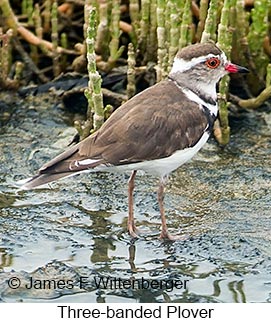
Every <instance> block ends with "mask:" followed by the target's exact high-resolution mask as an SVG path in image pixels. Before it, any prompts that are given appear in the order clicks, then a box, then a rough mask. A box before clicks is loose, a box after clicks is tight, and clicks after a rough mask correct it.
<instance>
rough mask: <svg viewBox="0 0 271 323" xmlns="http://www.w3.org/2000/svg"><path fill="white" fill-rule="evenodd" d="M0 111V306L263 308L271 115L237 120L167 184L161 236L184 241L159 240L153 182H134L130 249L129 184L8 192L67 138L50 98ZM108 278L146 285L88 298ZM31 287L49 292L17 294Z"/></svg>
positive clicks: (269, 270)
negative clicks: (228, 134) (225, 136)
mask: <svg viewBox="0 0 271 323" xmlns="http://www.w3.org/2000/svg"><path fill="white" fill-rule="evenodd" d="M5 100H6V98H5ZM6 101H7V100H6ZM8 101H9V105H8V108H7V110H8V111H9V112H8V113H6V112H5V114H4V117H2V118H1V119H0V121H2V126H1V130H0V160H1V165H0V299H1V300H2V301H3V302H17V301H24V302H33V301H38V302H42V301H46V302H48V301H51V302H54V301H56V302H270V301H271V210H270V207H271V193H270V187H271V160H270V153H271V145H270V139H271V129H270V125H271V118H270V113H269V114H268V113H267V112H263V111H262V112H261V113H260V112H257V113H247V114H244V117H243V118H242V119H240V120H235V122H234V124H233V132H232V138H231V143H230V145H229V146H228V147H227V148H226V149H225V150H221V149H220V148H219V147H217V144H216V143H215V142H214V141H213V140H210V141H209V142H208V144H207V145H206V146H205V147H204V149H203V150H202V151H201V152H200V154H198V155H197V157H196V158H194V159H193V162H191V163H188V164H186V165H184V166H183V167H182V168H180V169H179V170H178V171H176V172H175V173H174V174H172V176H171V177H170V181H169V183H168V185H167V193H166V198H165V206H166V210H167V219H168V226H169V228H170V230H171V232H172V233H178V232H182V234H183V235H184V236H186V239H185V240H183V241H176V242H173V243H170V242H163V241H160V240H159V239H158V235H159V229H160V219H159V212H158V207H157V201H156V189H157V179H155V178H152V177H149V176H138V177H137V179H136V190H135V216H136V221H137V225H138V227H139V229H140V230H141V231H142V234H141V237H140V239H138V240H136V241H132V240H131V239H130V237H129V236H128V234H127V233H126V220H127V217H126V214H127V185H126V183H127V180H128V177H129V174H110V173H100V174H88V175H80V176H77V177H73V178H68V179H66V180H64V181H59V182H57V183H53V184H52V185H51V186H50V188H44V189H36V190H34V191H26V192H19V191H17V190H16V189H15V188H14V182H15V181H17V180H19V179H22V178H24V177H27V176H30V175H31V174H33V173H34V172H35V170H36V169H38V168H39V167H40V166H41V165H42V164H43V163H44V162H45V161H47V160H49V159H50V158H51V157H53V156H55V155H56V154H57V153H58V152H60V151H62V150H63V148H65V147H66V146H67V144H68V143H69V142H70V141H71V139H72V137H73V135H74V133H75V132H74V130H73V128H72V127H70V126H68V125H67V123H68V122H70V117H71V116H67V115H66V114H65V112H64V111H63V110H62V109H61V106H60V105H59V106H53V104H52V102H54V101H56V100H55V99H54V98H51V100H49V102H48V98H44V100H42V99H40V100H39V101H38V100H37V99H35V100H33V101H31V100H30V99H28V100H26V101H25V102H24V103H23V104H22V102H19V101H17V100H16V98H13V99H11V98H9V99H8ZM50 101H51V102H50ZM14 277H16V278H17V279H20V284H21V285H20V287H18V286H16V283H17V282H18V280H17V281H16V280H12V279H11V278H14ZM107 278H109V281H110V282H112V284H113V283H114V282H115V283H116V282H119V281H120V282H121V283H123V282H124V280H127V281H129V282H130V284H131V281H132V280H135V281H136V282H138V281H141V282H142V281H145V283H144V284H145V285H144V286H143V287H142V286H139V285H137V283H135V284H134V286H132V287H130V288H128V287H127V288H124V287H123V286H124V285H119V286H116V285H114V284H113V285H112V286H109V285H107V286H101V285H100V286H99V287H100V288H98V285H97V284H98V282H99V280H100V279H104V281H105V279H107ZM31 279H32V280H34V281H36V282H42V281H44V280H50V284H51V285H48V284H47V285H46V286H45V288H43V287H42V286H41V285H38V283H37V285H35V287H31V288H27V287H28V286H29V284H30V281H31ZM59 281H61V282H60V283H59V284H58V286H53V283H57V282H59ZM151 282H153V285H152V286H147V285H148V284H150V283H151ZM8 283H10V284H11V283H13V284H15V285H14V286H15V288H10V287H9V286H8ZM47 283H48V282H47ZM173 283H174V284H175V285H174V286H171V285H170V284H173ZM182 283H183V284H184V285H185V284H186V286H185V287H184V286H181V284H182ZM126 286H128V283H127V285H126ZM17 287H18V288H17ZM102 287H103V288H102ZM120 287H122V288H120ZM151 287H152V288H151Z"/></svg>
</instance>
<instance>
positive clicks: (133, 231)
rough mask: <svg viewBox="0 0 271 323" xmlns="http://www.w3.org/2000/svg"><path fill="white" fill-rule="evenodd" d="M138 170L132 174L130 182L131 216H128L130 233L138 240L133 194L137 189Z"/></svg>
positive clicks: (129, 204)
mask: <svg viewBox="0 0 271 323" xmlns="http://www.w3.org/2000/svg"><path fill="white" fill-rule="evenodd" d="M136 172H137V171H136V170H134V171H133V172H132V175H131V176H130V178H129V181H128V207H129V214H128V223H127V226H128V231H129V233H130V235H131V236H132V237H133V238H137V233H136V231H137V229H136V226H135V218H134V202H133V192H134V187H135V176H136Z"/></svg>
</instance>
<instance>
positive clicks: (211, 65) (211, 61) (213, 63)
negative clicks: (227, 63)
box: [205, 57, 220, 69]
mask: <svg viewBox="0 0 271 323" xmlns="http://www.w3.org/2000/svg"><path fill="white" fill-rule="evenodd" d="M205 64H206V65H207V66H208V67H209V68H212V69H214V68H217V67H218V66H219V64H220V60H219V59H218V58H216V57H212V58H209V59H207V61H206V62H205Z"/></svg>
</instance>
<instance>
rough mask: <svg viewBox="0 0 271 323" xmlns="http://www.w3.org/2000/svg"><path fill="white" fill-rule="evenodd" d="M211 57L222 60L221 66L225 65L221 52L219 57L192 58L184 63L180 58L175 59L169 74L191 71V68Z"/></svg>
mask: <svg viewBox="0 0 271 323" xmlns="http://www.w3.org/2000/svg"><path fill="white" fill-rule="evenodd" d="M211 57H217V58H219V59H222V64H224V63H226V61H227V58H226V55H225V54H224V53H223V52H222V53H221V54H220V55H214V54H208V55H204V56H199V57H194V58H192V59H191V60H190V61H186V60H184V59H182V58H178V57H175V59H174V62H173V66H172V69H171V72H170V73H177V72H178V73H182V72H184V71H187V70H189V69H191V68H192V67H193V66H195V65H197V64H199V63H202V62H205V61H206V59H208V58H211Z"/></svg>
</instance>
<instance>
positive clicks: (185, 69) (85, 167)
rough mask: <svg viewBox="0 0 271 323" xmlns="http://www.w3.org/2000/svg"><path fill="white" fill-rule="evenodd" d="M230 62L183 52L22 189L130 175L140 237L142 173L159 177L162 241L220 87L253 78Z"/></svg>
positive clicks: (203, 50)
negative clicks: (174, 188) (138, 180)
mask: <svg viewBox="0 0 271 323" xmlns="http://www.w3.org/2000/svg"><path fill="white" fill-rule="evenodd" d="M248 72H249V71H248V69H246V68H245V67H242V66H239V65H236V64H233V63H232V62H230V61H229V60H228V59H227V57H226V55H225V53H224V52H223V51H222V50H221V49H220V48H219V47H217V46H216V45H215V44H214V43H213V42H206V43H196V44H192V45H188V46H187V47H184V48H182V49H180V50H179V51H178V52H177V54H176V56H175V58H174V61H173V65H172V69H171V71H170V73H169V75H168V77H167V78H166V79H164V80H162V81H160V82H158V83H156V84H155V85H153V86H151V87H149V88H147V89H145V90H144V91H142V92H140V93H138V94H136V95H135V96H134V97H132V98H131V99H129V100H128V101H126V102H125V103H124V104H122V105H121V106H120V107H119V108H117V109H116V110H115V111H114V112H113V113H112V115H111V116H110V117H109V118H108V119H107V120H106V121H105V122H104V124H103V125H102V126H101V127H100V128H99V129H98V130H97V131H96V132H94V133H93V134H91V135H90V136H89V137H87V138H85V139H84V140H82V141H81V142H79V143H77V144H76V145H74V146H72V147H70V148H69V149H68V150H66V151H64V152H63V153H61V154H60V155H58V156H56V157H55V158H53V159H52V160H51V161H49V162H47V163H46V164H44V165H43V166H42V167H41V168H40V169H39V170H38V172H37V174H36V175H35V176H33V177H32V178H29V179H26V180H24V184H23V185H22V186H21V189H23V190H29V189H33V188H35V187H38V186H41V185H43V184H46V183H50V182H53V181H56V180H58V179H61V178H64V177H67V176H71V175H75V174H78V173H83V172H104V171H106V172H128V171H129V172H130V174H131V175H130V178H129V181H128V220H127V229H128V232H129V234H130V236H131V237H132V238H138V236H139V233H138V232H139V230H138V229H137V227H136V224H135V217H134V208H133V204H134V202H133V199H134V198H133V195H134V194H133V193H134V187H135V177H136V174H137V172H138V171H143V172H144V173H145V174H149V175H153V176H156V177H158V178H159V185H158V191H157V199H158V205H159V210H160V216H161V233H160V238H161V239H165V240H176V239H178V236H174V235H172V234H170V233H169V230H168V226H167V222H166V215H165V209H164V196H165V186H166V183H167V180H168V177H169V175H170V174H171V172H173V171H174V170H176V169H177V168H178V167H180V166H181V165H183V164H184V163H186V162H187V161H189V160H190V159H191V158H192V157H193V156H194V155H195V154H196V153H197V152H198V151H199V150H200V149H201V148H202V147H203V146H204V144H205V143H206V142H207V140H208V138H209V137H210V134H211V133H212V129H213V125H214V122H215V120H216V118H217V115H218V103H217V93H216V85H217V83H218V82H219V80H220V79H221V78H222V77H223V76H224V75H226V74H228V73H248Z"/></svg>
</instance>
